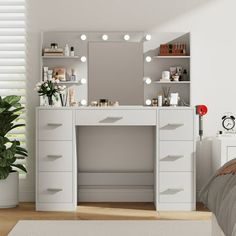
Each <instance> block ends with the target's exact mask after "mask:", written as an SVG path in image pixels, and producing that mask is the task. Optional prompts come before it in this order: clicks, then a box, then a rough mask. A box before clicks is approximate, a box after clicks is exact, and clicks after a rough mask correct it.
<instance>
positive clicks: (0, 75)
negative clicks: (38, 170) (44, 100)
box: [0, 0, 26, 164]
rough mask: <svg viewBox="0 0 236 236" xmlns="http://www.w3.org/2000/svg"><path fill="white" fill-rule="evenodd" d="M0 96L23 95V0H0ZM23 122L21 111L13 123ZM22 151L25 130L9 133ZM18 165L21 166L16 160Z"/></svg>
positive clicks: (24, 30) (24, 33)
mask: <svg viewBox="0 0 236 236" xmlns="http://www.w3.org/2000/svg"><path fill="white" fill-rule="evenodd" d="M0 95H1V96H7V95H20V96H22V99H21V103H22V104H23V105H24V106H25V95H26V0H0ZM17 123H25V112H23V114H22V115H21V116H20V118H19V119H18V120H17ZM9 138H11V139H14V138H17V139H18V140H20V141H21V143H22V147H25V148H26V134H25V127H21V128H18V129H15V130H14V131H12V132H11V133H10V135H9ZM17 162H18V163H23V164H25V160H23V159H22V157H19V158H18V160H17Z"/></svg>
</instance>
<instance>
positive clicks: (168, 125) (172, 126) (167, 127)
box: [161, 123, 184, 130]
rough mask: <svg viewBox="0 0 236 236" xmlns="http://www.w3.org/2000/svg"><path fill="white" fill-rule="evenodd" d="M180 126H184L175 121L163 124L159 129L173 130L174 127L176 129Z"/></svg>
mask: <svg viewBox="0 0 236 236" xmlns="http://www.w3.org/2000/svg"><path fill="white" fill-rule="evenodd" d="M181 126H184V124H178V123H176V124H174V123H173V124H171V123H170V124H167V125H165V126H163V127H162V128H161V129H162V130H174V129H177V128H179V127H181Z"/></svg>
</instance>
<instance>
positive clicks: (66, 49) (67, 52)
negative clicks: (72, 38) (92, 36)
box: [64, 44, 70, 57]
mask: <svg viewBox="0 0 236 236" xmlns="http://www.w3.org/2000/svg"><path fill="white" fill-rule="evenodd" d="M64 54H65V56H66V57H69V56H70V49H69V46H68V44H66V46H65V51H64Z"/></svg>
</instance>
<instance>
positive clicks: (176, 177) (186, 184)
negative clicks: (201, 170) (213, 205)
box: [159, 172, 193, 203]
mask: <svg viewBox="0 0 236 236" xmlns="http://www.w3.org/2000/svg"><path fill="white" fill-rule="evenodd" d="M159 177H160V181H159V183H160V185H159V201H160V202H161V203H165V202H166V203H168V202H169V203H190V202H193V173H192V172H161V173H160V175H159Z"/></svg>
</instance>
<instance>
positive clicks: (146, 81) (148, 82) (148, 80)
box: [144, 77, 152, 84]
mask: <svg viewBox="0 0 236 236" xmlns="http://www.w3.org/2000/svg"><path fill="white" fill-rule="evenodd" d="M144 81H145V83H146V84H151V83H152V80H151V78H149V77H145V78H144Z"/></svg>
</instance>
